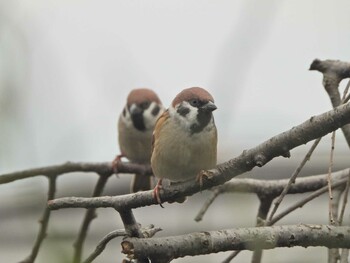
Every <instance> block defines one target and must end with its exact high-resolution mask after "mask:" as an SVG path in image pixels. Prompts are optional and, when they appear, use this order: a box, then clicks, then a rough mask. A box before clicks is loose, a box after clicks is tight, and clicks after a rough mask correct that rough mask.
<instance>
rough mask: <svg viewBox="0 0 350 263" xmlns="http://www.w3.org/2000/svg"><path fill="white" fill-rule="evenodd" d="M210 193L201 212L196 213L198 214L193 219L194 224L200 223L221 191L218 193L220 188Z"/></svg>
mask: <svg viewBox="0 0 350 263" xmlns="http://www.w3.org/2000/svg"><path fill="white" fill-rule="evenodd" d="M211 192H212V194H211V195H210V196H209V198H208V199H207V200H206V201H205V203H204V204H203V206H202V208H201V210H200V211H199V212H198V214H197V215H196V217H195V218H194V220H195V221H196V222H199V221H201V220H202V219H203V216H204V214H205V213H206V212H207V210H208V208H209V206H210V205H211V204H212V203H213V202H214V200H215V199H216V197H218V195H219V194H220V192H221V191H220V188H215V189H214V190H212V191H211Z"/></svg>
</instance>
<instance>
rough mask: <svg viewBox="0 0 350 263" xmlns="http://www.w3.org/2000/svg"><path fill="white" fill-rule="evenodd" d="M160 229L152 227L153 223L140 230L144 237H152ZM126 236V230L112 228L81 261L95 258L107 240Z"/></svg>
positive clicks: (86, 261)
mask: <svg viewBox="0 0 350 263" xmlns="http://www.w3.org/2000/svg"><path fill="white" fill-rule="evenodd" d="M161 230H162V229H161V228H159V227H154V225H150V226H147V227H146V228H142V229H141V232H142V233H143V235H144V236H145V237H148V238H150V237H153V236H154V235H155V234H156V233H157V232H159V231H161ZM124 236H126V232H125V230H124V229H120V230H114V231H112V232H110V233H108V234H107V235H106V236H104V237H103V238H102V239H101V240H100V242H98V244H97V247H96V249H95V251H94V252H93V253H91V254H90V256H89V257H88V258H87V259H85V260H84V261H83V262H84V263H91V262H92V261H94V260H95V258H97V257H98V256H99V255H100V254H101V253H102V251H103V250H104V249H105V248H106V245H107V244H108V242H109V241H111V240H112V239H114V238H116V237H124Z"/></svg>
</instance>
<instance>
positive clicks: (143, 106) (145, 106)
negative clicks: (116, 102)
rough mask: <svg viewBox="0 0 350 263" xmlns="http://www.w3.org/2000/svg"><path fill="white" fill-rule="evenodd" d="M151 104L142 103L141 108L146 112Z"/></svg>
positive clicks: (147, 102)
mask: <svg viewBox="0 0 350 263" xmlns="http://www.w3.org/2000/svg"><path fill="white" fill-rule="evenodd" d="M150 104H151V103H150V102H149V101H144V102H142V103H141V104H140V108H141V109H143V110H145V109H147V108H148V107H149V105H150Z"/></svg>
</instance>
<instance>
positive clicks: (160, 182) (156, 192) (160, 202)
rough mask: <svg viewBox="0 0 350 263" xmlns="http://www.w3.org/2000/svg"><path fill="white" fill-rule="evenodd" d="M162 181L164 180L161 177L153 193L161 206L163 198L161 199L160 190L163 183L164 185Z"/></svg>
mask: <svg viewBox="0 0 350 263" xmlns="http://www.w3.org/2000/svg"><path fill="white" fill-rule="evenodd" d="M162 182H163V179H162V178H161V179H159V180H158V182H157V184H156V186H155V187H154V189H153V192H152V195H153V198H154V199H155V200H156V201H157V203H158V204H159V205H160V206H161V207H163V206H162V200H161V199H160V196H159V191H160V189H162V187H163V185H162Z"/></svg>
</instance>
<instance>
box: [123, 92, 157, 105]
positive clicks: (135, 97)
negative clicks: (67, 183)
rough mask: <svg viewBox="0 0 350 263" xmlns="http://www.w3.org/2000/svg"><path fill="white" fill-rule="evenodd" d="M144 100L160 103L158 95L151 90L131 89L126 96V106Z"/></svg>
mask: <svg viewBox="0 0 350 263" xmlns="http://www.w3.org/2000/svg"><path fill="white" fill-rule="evenodd" d="M144 101H150V102H152V101H154V102H157V103H159V104H161V102H160V99H159V97H158V95H157V94H156V93H155V92H154V91H153V90H151V89H147V88H140V89H133V90H132V91H130V93H129V95H128V98H127V104H128V106H131V104H133V103H136V104H140V103H142V102H144Z"/></svg>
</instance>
